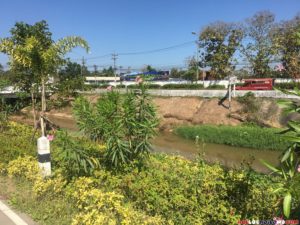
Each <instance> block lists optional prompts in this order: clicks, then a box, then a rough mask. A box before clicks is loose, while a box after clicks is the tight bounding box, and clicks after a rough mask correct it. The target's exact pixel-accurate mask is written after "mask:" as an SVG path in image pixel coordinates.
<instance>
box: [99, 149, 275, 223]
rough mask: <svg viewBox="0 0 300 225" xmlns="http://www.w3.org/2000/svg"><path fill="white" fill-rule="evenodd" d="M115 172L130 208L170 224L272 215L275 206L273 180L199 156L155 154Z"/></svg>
mask: <svg viewBox="0 0 300 225" xmlns="http://www.w3.org/2000/svg"><path fill="white" fill-rule="evenodd" d="M227 174H231V175H227ZM247 174H249V175H247ZM117 176H118V178H119V179H121V180H122V181H121V182H120V181H117V183H119V188H120V189H121V191H122V193H123V195H124V196H125V197H126V198H128V199H129V200H130V201H131V202H133V204H134V206H135V208H137V209H139V210H142V211H144V212H146V213H147V214H149V215H160V216H162V218H164V219H165V220H167V221H172V222H174V224H220V225H222V224H224V225H228V224H237V221H238V220H240V219H242V218H243V219H244V218H260V219H268V218H272V217H273V216H274V214H276V212H277V210H278V206H277V204H276V203H277V202H278V199H279V198H278V196H277V195H276V194H275V195H274V194H273V190H275V189H276V188H278V184H277V182H276V181H274V180H272V179H271V178H270V177H268V176H264V175H259V174H256V173H255V172H253V171H252V170H250V171H246V170H242V171H238V170H229V171H228V172H227V171H226V170H224V169H222V168H221V167H220V166H219V165H212V166H210V165H207V164H206V163H203V161H201V160H200V161H198V162H189V161H187V160H185V159H183V158H181V157H176V156H172V157H170V156H166V155H162V154H157V155H153V156H151V158H150V160H149V161H148V162H147V164H146V166H145V167H144V168H143V169H142V170H141V171H137V170H135V171H132V172H130V173H127V174H120V175H117ZM111 179H115V178H111ZM115 180H116V179H115ZM100 182H101V181H100ZM279 182H280V181H279ZM246 187H247V188H246ZM114 190H115V188H114ZM249 199H250V201H249ZM242 203H243V204H242ZM245 215H246V216H245ZM277 215H278V214H277ZM243 216H245V217H243Z"/></svg>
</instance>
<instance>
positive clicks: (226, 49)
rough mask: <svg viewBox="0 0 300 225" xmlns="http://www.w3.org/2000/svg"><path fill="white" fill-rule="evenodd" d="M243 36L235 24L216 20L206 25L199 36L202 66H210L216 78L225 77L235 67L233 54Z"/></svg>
mask: <svg viewBox="0 0 300 225" xmlns="http://www.w3.org/2000/svg"><path fill="white" fill-rule="evenodd" d="M242 38H243V32H242V29H241V28H239V27H238V26H237V25H235V24H230V23H224V22H216V23H213V24H210V25H208V26H207V27H205V28H204V29H203V30H202V31H201V33H200V36H199V47H200V48H202V49H203V51H202V52H201V55H200V64H201V67H202V68H204V67H210V73H211V74H212V76H213V77H215V78H220V79H221V78H224V77H226V76H228V75H230V73H231V71H232V70H233V69H234V65H233V56H234V54H235V52H236V50H237V48H238V47H239V45H240V43H241V40H242Z"/></svg>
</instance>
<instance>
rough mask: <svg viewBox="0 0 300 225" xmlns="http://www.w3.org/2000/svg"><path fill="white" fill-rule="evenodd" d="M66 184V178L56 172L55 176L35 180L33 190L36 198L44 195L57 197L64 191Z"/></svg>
mask: <svg viewBox="0 0 300 225" xmlns="http://www.w3.org/2000/svg"><path fill="white" fill-rule="evenodd" d="M66 184H67V182H66V180H65V179H64V178H63V177H62V175H61V174H58V175H57V177H53V178H49V179H38V180H36V181H35V183H34V186H33V192H34V194H35V195H36V197H38V198H40V197H45V196H50V197H57V196H60V195H62V194H63V193H64V187H65V186H66Z"/></svg>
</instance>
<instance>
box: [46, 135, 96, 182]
mask: <svg viewBox="0 0 300 225" xmlns="http://www.w3.org/2000/svg"><path fill="white" fill-rule="evenodd" d="M52 149H53V151H52V152H53V154H52V155H53V160H52V161H53V164H54V166H56V167H58V168H60V169H61V171H62V172H63V174H64V176H66V177H67V178H69V179H71V178H72V177H74V176H83V175H86V176H88V175H91V174H92V173H93V171H94V170H95V169H97V168H99V167H100V157H101V150H100V148H97V147H96V146H95V144H91V143H88V142H87V141H85V140H84V139H82V138H74V137H71V136H70V135H68V133H67V132H65V131H59V132H57V133H56V138H55V139H54V142H53V147H52Z"/></svg>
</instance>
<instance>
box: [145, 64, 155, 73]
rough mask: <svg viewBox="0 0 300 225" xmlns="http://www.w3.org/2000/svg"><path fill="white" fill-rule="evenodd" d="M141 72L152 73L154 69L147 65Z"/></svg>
mask: <svg viewBox="0 0 300 225" xmlns="http://www.w3.org/2000/svg"><path fill="white" fill-rule="evenodd" d="M142 71H143V72H153V71H156V69H155V68H154V67H152V66H151V65H147V66H145V67H144V68H143V69H142Z"/></svg>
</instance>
